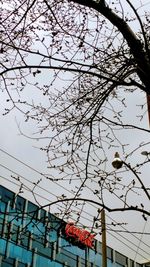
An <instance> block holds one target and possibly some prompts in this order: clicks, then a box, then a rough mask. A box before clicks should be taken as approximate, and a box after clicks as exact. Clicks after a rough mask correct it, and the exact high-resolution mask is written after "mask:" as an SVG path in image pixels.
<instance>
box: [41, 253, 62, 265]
mask: <svg viewBox="0 0 150 267" xmlns="http://www.w3.org/2000/svg"><path fill="white" fill-rule="evenodd" d="M36 266H38V267H63V264H61V263H58V262H54V261H51V260H49V259H47V258H43V257H42V256H39V255H37V258H36Z"/></svg>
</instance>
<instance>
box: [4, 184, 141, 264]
mask: <svg viewBox="0 0 150 267" xmlns="http://www.w3.org/2000/svg"><path fill="white" fill-rule="evenodd" d="M63 223H64V222H63V221H62V220H60V219H59V218H57V217H56V216H54V215H52V214H50V213H48V212H47V211H45V210H43V209H39V208H38V206H36V205H35V204H33V203H31V202H29V201H28V200H26V199H24V198H22V197H21V196H19V195H16V194H15V193H13V192H12V191H10V190H8V189H6V188H5V187H3V186H0V266H1V267H9V266H15V267H25V266H26V267H31V266H32V267H49V266H50V267H62V266H64V267H100V266H101V265H102V255H101V243H100V242H98V241H96V240H94V249H91V248H87V247H82V248H81V247H80V246H78V245H74V244H73V243H71V242H69V241H68V240H67V238H66V237H65V236H64V235H63V234H60V229H61V227H62V225H63ZM107 265H108V267H122V266H124V267H141V265H140V264H138V263H135V262H133V261H132V260H130V259H128V258H127V257H125V256H124V255H122V254H120V253H119V252H116V251H114V250H113V249H111V248H109V247H107Z"/></svg>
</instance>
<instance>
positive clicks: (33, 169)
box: [0, 148, 148, 246]
mask: <svg viewBox="0 0 150 267" xmlns="http://www.w3.org/2000/svg"><path fill="white" fill-rule="evenodd" d="M0 151H1V152H3V153H5V154H7V155H8V156H10V157H11V158H13V159H15V160H16V161H18V162H20V163H21V164H23V165H24V166H26V167H28V168H30V169H31V170H32V171H35V172H36V173H38V174H40V175H42V176H44V177H45V178H46V179H47V176H46V175H44V174H43V173H41V172H39V171H37V170H36V169H35V168H33V167H31V166H29V165H28V164H26V163H24V162H23V161H21V160H19V159H17V158H16V157H14V156H12V155H11V154H9V153H8V152H6V151H4V150H3V149H1V148H0ZM6 168H7V167H6ZM7 169H8V168H7ZM8 170H9V171H11V172H12V170H10V169H8ZM16 174H17V173H16ZM17 175H19V174H17ZM19 176H20V175H19ZM21 176H22V175H21ZM23 178H24V179H26V178H25V177H23ZM26 180H27V179H26ZM50 181H52V180H51V179H50ZM28 182H31V181H30V180H28ZM52 182H54V183H56V182H55V181H54V180H53V181H52ZM31 183H32V182H31ZM56 184H57V185H59V186H60V187H62V188H63V189H65V190H67V189H66V188H65V187H63V186H61V185H60V184H58V183H56ZM37 187H39V188H41V189H43V190H46V189H44V188H42V187H41V186H39V185H37ZM46 191H48V190H46ZM67 191H69V190H67ZM48 192H49V193H50V194H53V193H52V192H50V191H48ZM69 193H72V192H70V191H69ZM36 194H37V193H36ZM38 195H39V196H40V197H42V198H44V197H43V196H41V195H40V194H38ZM55 196H56V195H55ZM46 200H48V199H46ZM48 201H49V200H48ZM95 208H96V207H95ZM84 212H85V211H84ZM85 213H87V212H85ZM88 215H90V214H89V213H88ZM81 217H82V218H85V219H87V218H86V217H83V216H81ZM91 217H92V216H91ZM126 232H128V231H126ZM131 234H132V233H131ZM134 237H135V236H134ZM142 242H143V241H142ZM146 245H147V244H146ZM147 246H148V245H147Z"/></svg>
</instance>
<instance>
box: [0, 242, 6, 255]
mask: <svg viewBox="0 0 150 267" xmlns="http://www.w3.org/2000/svg"><path fill="white" fill-rule="evenodd" d="M5 250H6V241H5V240H4V239H0V254H2V255H5Z"/></svg>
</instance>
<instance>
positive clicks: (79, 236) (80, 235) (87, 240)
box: [65, 223, 95, 248]
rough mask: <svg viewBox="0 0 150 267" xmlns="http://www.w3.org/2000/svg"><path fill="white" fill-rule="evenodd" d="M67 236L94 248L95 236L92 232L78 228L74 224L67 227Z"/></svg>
mask: <svg viewBox="0 0 150 267" xmlns="http://www.w3.org/2000/svg"><path fill="white" fill-rule="evenodd" d="M65 234H66V236H67V237H72V238H74V239H75V240H76V241H78V242H80V243H82V244H83V245H86V246H87V247H90V248H92V247H93V242H94V237H95V235H94V234H91V233H90V232H88V231H86V230H84V229H79V228H77V227H76V226H75V225H74V223H68V224H67V225H66V227H65Z"/></svg>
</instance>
